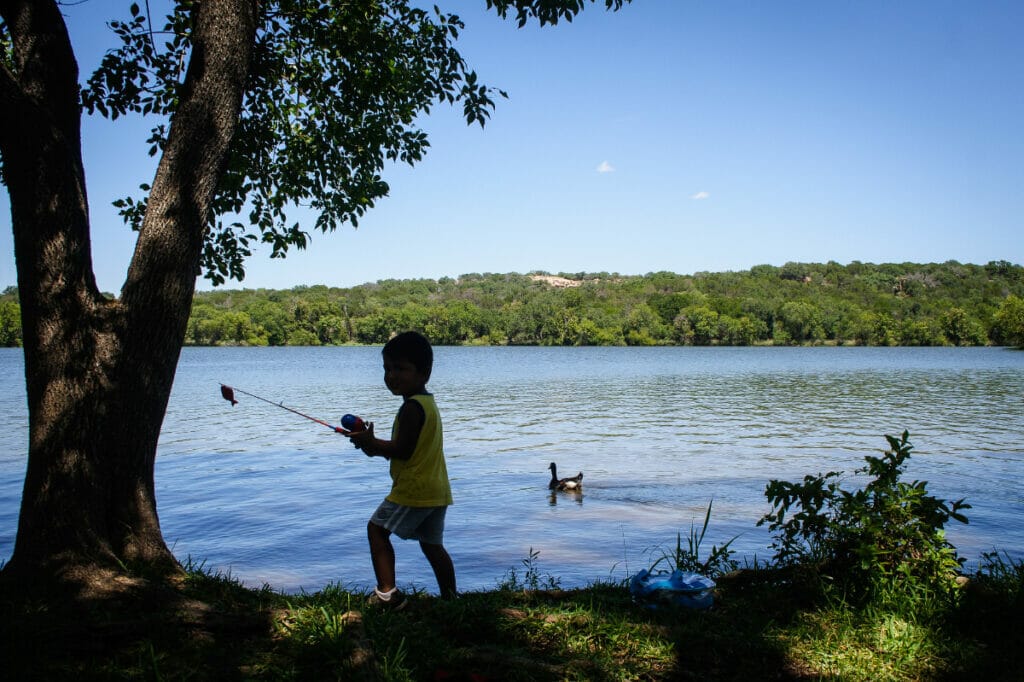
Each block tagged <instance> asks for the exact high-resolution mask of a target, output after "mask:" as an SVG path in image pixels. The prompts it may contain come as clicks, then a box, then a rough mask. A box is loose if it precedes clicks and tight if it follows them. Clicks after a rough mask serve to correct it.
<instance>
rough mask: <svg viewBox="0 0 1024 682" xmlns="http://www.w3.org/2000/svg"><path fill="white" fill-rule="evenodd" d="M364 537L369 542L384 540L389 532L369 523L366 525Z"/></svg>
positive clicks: (371, 522)
mask: <svg viewBox="0 0 1024 682" xmlns="http://www.w3.org/2000/svg"><path fill="white" fill-rule="evenodd" d="M366 535H367V537H369V538H370V539H371V540H386V539H387V537H388V536H389V535H391V531H389V530H388V529H387V528H384V527H383V526H378V525H377V524H376V523H374V522H373V521H370V522H369V523H367V524H366Z"/></svg>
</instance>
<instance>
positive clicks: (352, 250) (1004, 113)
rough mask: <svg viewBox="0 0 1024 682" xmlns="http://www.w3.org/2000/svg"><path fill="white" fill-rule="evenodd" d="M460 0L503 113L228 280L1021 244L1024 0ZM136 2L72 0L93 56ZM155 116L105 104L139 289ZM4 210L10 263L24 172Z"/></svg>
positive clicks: (106, 189) (911, 252) (736, 260)
mask: <svg viewBox="0 0 1024 682" xmlns="http://www.w3.org/2000/svg"><path fill="white" fill-rule="evenodd" d="M123 4H124V6H125V7H127V4H128V3H123ZM439 4H440V5H441V7H442V9H446V10H448V11H453V12H458V13H459V14H460V15H461V16H462V18H463V20H464V21H465V23H466V28H465V30H464V31H463V33H462V38H461V39H460V41H459V43H458V46H459V49H460V51H461V52H462V54H463V56H464V57H465V58H466V59H467V61H468V62H469V63H470V65H471V66H472V67H473V68H475V69H476V71H477V73H478V74H479V76H480V78H481V80H482V81H483V82H485V83H487V84H489V85H493V86H496V87H499V88H501V89H503V90H506V91H507V92H508V93H509V96H510V99H509V100H499V101H498V107H497V110H496V111H495V112H494V114H493V116H492V118H491V120H490V122H489V123H488V124H487V126H486V128H484V129H483V130H481V129H480V128H479V127H476V126H474V127H467V126H466V125H465V123H464V122H463V121H462V120H461V119H460V117H459V111H458V110H453V109H449V108H448V107H445V106H441V107H437V108H435V109H434V111H433V113H432V114H431V115H430V116H429V117H426V118H424V119H423V120H422V126H423V128H424V129H425V130H426V131H427V133H428V134H429V135H430V139H431V143H432V147H431V150H430V151H429V153H428V155H427V157H426V159H425V160H424V161H423V162H422V163H420V164H418V165H417V166H416V167H415V168H412V169H410V168H408V167H395V168H389V169H387V170H386V171H385V179H386V180H388V182H389V183H390V185H391V194H390V196H389V197H388V198H386V199H383V200H382V201H380V202H379V203H378V205H377V207H376V208H375V209H374V210H373V211H371V213H369V214H368V215H367V216H366V217H365V218H364V219H363V220H361V221H360V225H359V228H358V229H356V230H353V229H352V228H351V226H347V225H346V226H341V227H339V229H338V230H337V231H336V232H334V233H332V234H328V235H322V234H319V233H315V234H314V236H313V240H312V245H311V248H310V249H308V250H307V251H304V252H292V253H291V255H289V257H288V258H287V259H286V260H270V259H269V258H267V256H266V251H262V252H259V253H257V254H256V255H255V256H254V257H253V258H252V259H250V261H248V263H247V276H246V279H245V280H244V281H243V282H242V283H241V284H239V283H236V282H231V283H229V285H228V287H229V288H238V287H252V288H255V287H268V288H288V287H292V286H296V285H300V284H310V285H312V284H327V285H330V286H352V285H356V284H361V283H364V282H372V281H376V280H378V279H386V278H399V279H405V278H418V277H428V278H438V277H444V276H449V277H457V276H458V275H460V274H464V273H470V272H522V273H525V272H530V271H534V270H545V271H549V272H580V271H587V272H601V271H607V272H616V273H619V274H624V275H628V274H643V273H646V272H653V271H659V270H669V271H673V272H678V273H683V274H688V273H693V272H698V271H723V270H746V269H748V268H750V267H751V266H753V265H757V264H763V263H768V264H773V265H782V264H783V263H785V262H787V261H802V262H825V261H829V260H834V261H838V262H839V263H844V264H845V263H849V262H851V261H854V260H859V261H864V262H875V263H880V262H903V261H913V262H944V261H947V260H958V261H960V262H964V263H979V264H981V263H987V262H988V261H991V260H1008V261H1011V262H1014V263H1024V238H1022V236H1021V234H1022V231H1024V230H1022V226H1024V219H1022V216H1024V133H1022V123H1021V122H1022V121H1024V41H1022V40H1020V36H1019V31H1020V27H1021V26H1022V25H1024V3H1020V2H1016V1H1009V2H995V1H991V2H990V1H985V0H982V1H980V2H970V3H968V2H966V1H964V2H943V1H930V2H917V1H911V0H903V1H901V2H882V1H864V2H839V1H835V2H820V1H810V0H808V1H795V0H793V1H786V0H782V1H780V2H754V1H751V2H736V1H729V0H725V1H723V2H714V3H712V2H684V1H682V0H634V3H633V4H632V5H630V6H627V7H625V8H624V9H623V10H622V11H620V12H618V13H608V12H605V11H604V10H603V8H602V7H600V6H595V7H589V8H588V9H587V10H586V11H585V12H584V13H583V14H582V15H581V16H579V17H578V18H577V19H576V20H575V21H574V22H572V23H571V24H559V25H558V26H557V27H554V28H551V27H546V28H544V29H539V28H535V27H529V28H525V29H517V28H516V26H515V23H514V22H513V21H510V20H509V21H504V22H503V21H501V20H500V19H498V18H497V17H496V16H494V15H493V14H488V13H486V12H485V11H484V4H485V3H484V2H483V0H472V1H470V0H462V1H459V2H455V1H453V0H444V1H442V2H440V3H439ZM121 6H122V3H115V2H103V1H101V0H92V2H88V3H85V4H83V5H75V6H68V7H66V8H65V12H66V16H67V20H68V26H69V30H70V32H71V35H72V39H73V41H74V42H75V44H76V47H77V49H78V50H79V57H80V68H81V71H82V73H83V74H86V73H88V72H89V71H90V70H91V68H92V67H93V66H94V65H95V64H96V63H97V62H98V60H99V58H100V56H101V55H102V51H103V49H105V47H109V46H112V45H113V42H112V41H111V40H110V37H109V33H107V32H106V31H105V29H104V28H103V21H104V19H107V18H110V16H112V14H110V12H111V10H114V9H119V8H120V7H121ZM147 130H148V124H135V123H132V122H129V123H128V124H125V123H124V122H122V121H118V122H116V123H114V124H111V123H109V122H105V121H102V120H100V119H87V121H86V123H85V127H84V137H85V142H84V153H85V158H86V172H87V180H88V188H89V195H90V205H91V215H92V222H93V249H94V267H95V270H96V275H97V281H98V283H99V286H100V288H101V289H103V290H105V291H111V292H117V291H119V290H120V287H121V284H122V282H123V279H124V273H125V271H126V267H127V263H128V260H129V258H130V256H131V250H132V248H133V246H134V235H133V233H131V232H130V231H129V230H128V229H127V228H125V227H124V226H123V225H122V224H121V222H120V219H119V218H118V217H117V215H116V213H115V211H114V210H113V209H112V208H110V206H109V205H110V202H111V201H112V200H113V199H114V198H116V197H118V196H121V195H124V194H126V193H129V192H131V191H132V189H133V188H134V187H136V186H137V185H138V184H139V183H141V182H148V181H149V180H150V179H151V177H152V173H153V168H154V166H153V161H152V160H150V159H149V158H148V157H146V155H145V150H146V145H145V143H144V141H145V138H146V131H147ZM297 215H299V214H297ZM0 216H3V217H2V220H3V223H4V226H3V230H2V233H0V254H2V256H0V286H7V285H9V284H14V283H15V282H16V277H15V270H14V258H13V247H12V242H11V233H10V225H9V221H10V217H9V216H10V211H9V206H8V201H7V196H6V194H5V193H2V194H0ZM309 222H310V223H311V220H309ZM199 286H200V288H203V289H208V288H210V286H209V283H208V282H206V280H200V281H199Z"/></svg>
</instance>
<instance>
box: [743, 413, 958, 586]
mask: <svg viewBox="0 0 1024 682" xmlns="http://www.w3.org/2000/svg"><path fill="white" fill-rule="evenodd" d="M886 440H887V441H888V442H889V446H890V449H889V450H886V451H885V452H884V453H883V454H882V456H881V457H873V456H868V457H865V460H866V461H867V463H868V465H867V467H865V468H863V469H859V470H857V473H867V474H868V475H869V476H871V477H872V480H870V481H869V482H868V484H867V485H866V486H865V487H864V488H863V489H861V490H855V491H852V492H851V491H847V490H843V489H842V488H841V487H840V482H839V478H840V476H841V475H842V474H841V472H834V471H832V472H829V473H827V474H824V475H822V474H819V475H817V476H805V477H804V480H803V481H802V482H800V483H790V482H786V481H778V480H772V481H771V482H769V483H768V486H767V488H766V490H765V496H766V497H767V498H768V499H769V501H770V502H771V503H772V511H771V512H770V513H768V514H766V515H765V516H764V517H763V518H762V519H761V520H760V521H758V525H759V526H760V525H763V524H765V523H768V524H769V526H768V528H769V530H771V531H773V532H775V533H776V535H775V537H774V539H773V542H772V548H773V549H774V550H775V556H774V557H773V562H774V563H775V564H776V565H778V566H780V567H782V566H795V565H805V566H807V565H810V566H812V567H814V568H815V569H816V570H817V571H818V573H819V575H820V576H821V577H823V578H825V579H826V581H827V582H828V583H830V584H832V585H834V587H835V588H837V589H839V590H841V594H842V595H843V596H845V597H848V598H852V599H854V600H857V601H860V602H862V603H863V602H869V601H875V600H879V599H886V598H889V597H894V596H898V595H909V596H918V595H934V594H937V593H941V592H943V591H945V590H947V589H948V588H950V587H951V586H952V585H953V581H954V579H955V577H956V575H957V574H958V572H959V570H960V567H961V564H962V562H963V559H961V558H959V557H958V556H957V553H956V548H954V547H953V546H952V545H950V544H949V543H948V542H947V541H946V538H945V532H944V530H943V528H944V526H945V524H946V522H947V521H949V520H950V519H953V520H956V521H959V522H961V523H967V517H966V516H964V515H963V514H962V513H961V510H964V509H969V508H970V505H969V504H966V503H965V502H964V500H963V499H960V500H957V501H955V502H947V501H945V500H941V499H938V498H936V497H934V496H932V495H929V494H928V493H927V490H926V482H925V481H914V482H912V483H905V482H902V481H900V475H901V474H902V473H903V466H904V464H905V463H906V461H907V459H908V458H909V457H910V451H911V450H912V449H913V446H912V445H911V444H910V443H909V441H908V434H907V432H906V431H904V432H903V435H902V437H901V438H895V437H894V436H886ZM794 508H795V509H796V511H795V513H792V514H790V510H791V509H794Z"/></svg>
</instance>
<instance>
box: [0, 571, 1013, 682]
mask: <svg viewBox="0 0 1024 682" xmlns="http://www.w3.org/2000/svg"><path fill="white" fill-rule="evenodd" d="M513 577H514V576H513ZM526 578H527V579H526V580H524V579H513V580H506V581H505V583H504V584H502V585H500V586H498V587H497V588H496V589H494V590H492V591H486V592H470V593H466V594H463V595H461V597H460V598H459V599H457V600H455V601H451V602H446V601H441V600H439V599H436V598H434V597H431V596H428V595H423V594H417V595H412V596H411V597H410V602H409V604H408V606H407V608H405V609H404V610H402V611H399V612H395V613H390V612H381V611H379V610H376V609H374V608H371V607H367V605H366V601H365V598H364V596H363V595H361V594H353V593H350V592H348V591H346V590H344V589H342V588H341V587H338V586H331V587H328V588H326V589H324V590H322V591H320V592H317V593H315V594H306V595H300V596H287V595H282V594H279V593H275V592H273V591H272V590H270V589H269V588H266V589H263V590H253V589H248V588H245V587H243V586H241V585H239V584H238V583H237V582H235V581H233V580H231V579H229V578H225V577H218V576H211V575H208V574H205V573H203V572H199V571H193V572H191V573H189V575H188V577H187V578H185V579H184V580H183V581H182V582H181V583H180V585H178V586H177V587H175V588H173V589H172V588H169V587H163V588H161V589H162V590H165V591H166V592H165V593H164V594H163V598H159V599H156V598H145V599H131V600H128V601H123V602H117V603H111V602H106V601H103V600H100V601H97V602H95V603H94V604H92V605H91V606H90V607H84V606H83V605H81V604H77V605H76V607H75V610H73V611H66V610H63V609H61V608H60V607H56V606H54V605H52V604H51V605H47V606H44V605H43V604H42V603H39V602H36V603H35V605H33V602H32V601H31V600H27V601H26V600H23V599H20V598H15V597H14V596H13V595H10V594H4V595H3V597H4V601H3V613H2V616H3V652H2V653H3V661H4V662H3V668H4V670H5V673H4V679H8V680H31V679H40V680H57V679H67V680H76V679H78V680H96V679H101V680H106V679H111V680H114V679H117V680H231V679H252V680H289V679H294V680H333V679H339V680H346V679H366V680H440V679H450V680H680V679H681V680H687V679H692V680H800V679H827V680H1020V679H1021V678H1022V675H1024V635H1022V634H1021V628H1020V627H1019V622H1020V618H1021V615H1022V604H1024V602H1022V589H1021V588H1022V585H1024V580H1022V578H1024V570H1022V567H1021V565H1019V564H1015V563H1013V562H1007V561H998V560H997V561H995V562H994V563H991V564H989V565H988V566H987V570H986V571H985V572H983V573H980V574H978V575H975V576H972V577H971V580H970V581H969V582H966V583H964V584H963V585H962V586H961V587H959V588H957V589H956V592H955V593H954V594H950V595H946V596H944V597H943V598H939V599H929V600H926V601H916V600H914V599H913V598H910V597H908V598H907V599H906V600H905V601H903V602H902V603H894V604H890V605H889V606H888V607H885V608H882V607H878V606H871V605H868V606H864V607H854V606H851V605H849V604H843V603H841V602H838V601H835V600H834V599H831V598H830V597H828V596H827V594H826V592H825V591H823V590H822V589H821V587H822V586H821V584H820V582H818V578H817V577H816V576H814V575H813V574H812V573H807V574H803V573H801V571H799V570H776V569H753V570H749V569H748V570H741V571H736V572H732V573H729V574H727V575H724V576H721V577H719V578H718V581H717V582H718V587H717V589H716V594H715V605H714V606H713V608H711V609H709V610H706V611H694V610H689V609H686V608H682V607H678V608H660V609H656V610H651V609H648V608H645V607H643V606H641V605H637V604H634V603H633V602H632V601H631V599H630V595H629V591H628V589H627V588H626V587H625V586H624V585H615V584H598V583H595V584H593V585H591V586H589V587H587V588H585V589H578V590H564V591H563V590H558V589H553V590H552V589H548V590H544V589H528V587H527V585H528V583H529V582H531V581H530V580H529V579H528V578H529V571H528V572H527V576H526ZM549 580H550V579H549ZM961 582H963V581H961ZM151 596H152V595H151Z"/></svg>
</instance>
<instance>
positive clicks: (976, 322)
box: [0, 261, 1024, 346]
mask: <svg viewBox="0 0 1024 682" xmlns="http://www.w3.org/2000/svg"><path fill="white" fill-rule="evenodd" d="M18 313H19V311H18V304H17V291H16V290H15V289H13V288H9V289H7V290H6V291H5V292H4V293H3V295H0V345H7V346H11V345H19V344H20V341H21V329H20V321H19V316H18ZM404 329H418V330H420V331H422V332H424V333H425V334H426V335H427V336H428V337H429V338H430V339H431V340H432V341H433V342H434V343H435V344H438V345H459V344H481V345H506V344H508V345H548V346H550V345H753V344H775V345H799V344H856V345H907V346H922V345H924V346H931V345H964V346H967V345H986V344H993V345H1017V346H1020V345H1024V267H1021V266H1020V265H1015V264H1012V263H1008V262H1005V261H994V262H991V263H988V264H987V265H970V264H962V263H958V262H956V261H949V262H946V263H940V264H936V263H927V264H916V263H883V264H873V263H860V262H856V261H855V262H853V263H850V264H849V265H840V264H839V263H835V262H829V263H824V264H822V263H786V264H785V265H783V266H781V267H776V266H772V265H758V266H755V267H753V268H751V269H750V270H747V271H742V272H718V273H712V272H698V273H694V274H692V275H680V274H675V273H671V272H654V273H649V274H646V275H639V276H626V275H618V274H614V273H607V272H600V273H583V272H580V273H565V272H562V273H558V274H554V275H553V274H551V273H546V272H534V273H530V274H526V275H521V274H515V273H507V274H492V273H485V274H476V273H474V274H467V275H461V276H460V277H458V278H457V279H452V278H448V277H444V278H441V279H438V280H432V279H414V280H381V281H378V282H374V283H368V284H363V285H360V286H355V287H348V288H329V287H326V286H320V285H317V286H302V287H296V288H294V289H289V290H269V289H255V290H253V289H241V290H216V291H210V292H198V293H197V294H196V295H195V299H194V301H193V305H192V316H191V319H190V321H189V325H188V331H187V336H186V339H185V342H186V344H188V345H260V346H262V345H274V346H278V345H293V346H305V345H326V344H346V343H360V344H379V343H383V342H385V341H387V339H388V338H389V337H390V336H391V335H392V334H394V333H395V332H397V331H401V330H404Z"/></svg>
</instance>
